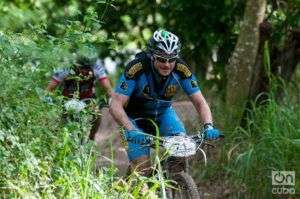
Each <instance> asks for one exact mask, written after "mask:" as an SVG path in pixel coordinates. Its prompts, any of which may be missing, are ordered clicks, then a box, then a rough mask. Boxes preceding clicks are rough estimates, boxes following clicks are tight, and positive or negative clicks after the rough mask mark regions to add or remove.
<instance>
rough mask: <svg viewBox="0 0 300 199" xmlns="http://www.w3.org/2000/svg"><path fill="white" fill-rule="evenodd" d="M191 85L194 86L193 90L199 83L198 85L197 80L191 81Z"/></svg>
mask: <svg viewBox="0 0 300 199" xmlns="http://www.w3.org/2000/svg"><path fill="white" fill-rule="evenodd" d="M191 85H192V88H196V87H198V83H197V81H196V80H192V81H191Z"/></svg>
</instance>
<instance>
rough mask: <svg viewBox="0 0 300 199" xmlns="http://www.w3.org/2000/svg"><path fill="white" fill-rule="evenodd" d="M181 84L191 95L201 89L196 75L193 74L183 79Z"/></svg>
mask: <svg viewBox="0 0 300 199" xmlns="http://www.w3.org/2000/svg"><path fill="white" fill-rule="evenodd" d="M180 84H181V87H182V89H183V90H184V92H185V93H186V94H187V95H188V96H191V95H192V94H194V93H196V92H198V91H200V89H199V86H198V82H197V79H196V77H195V75H192V76H191V77H189V78H186V79H181V80H180Z"/></svg>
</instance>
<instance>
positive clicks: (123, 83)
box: [120, 82, 128, 91]
mask: <svg viewBox="0 0 300 199" xmlns="http://www.w3.org/2000/svg"><path fill="white" fill-rule="evenodd" d="M120 88H121V89H123V90H124V91H126V90H127V89H128V84H127V83H126V82H122V83H121V85H120Z"/></svg>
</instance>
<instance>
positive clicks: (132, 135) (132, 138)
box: [125, 130, 151, 144]
mask: <svg viewBox="0 0 300 199" xmlns="http://www.w3.org/2000/svg"><path fill="white" fill-rule="evenodd" d="M125 138H126V140H127V142H132V143H136V144H149V143H150V141H151V137H150V136H148V135H146V134H145V133H143V132H141V131H139V130H126V131H125Z"/></svg>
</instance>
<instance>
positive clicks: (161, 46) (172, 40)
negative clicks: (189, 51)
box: [148, 30, 181, 56]
mask: <svg viewBox="0 0 300 199" xmlns="http://www.w3.org/2000/svg"><path fill="white" fill-rule="evenodd" d="M180 47H181V44H180V41H179V39H178V37H177V36H176V35H174V34H173V33H171V32H168V31H166V30H157V31H155V32H154V34H153V36H152V37H151V39H149V41H148V49H149V50H150V52H152V53H154V54H165V55H171V56H177V55H178V53H179V51H180Z"/></svg>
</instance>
